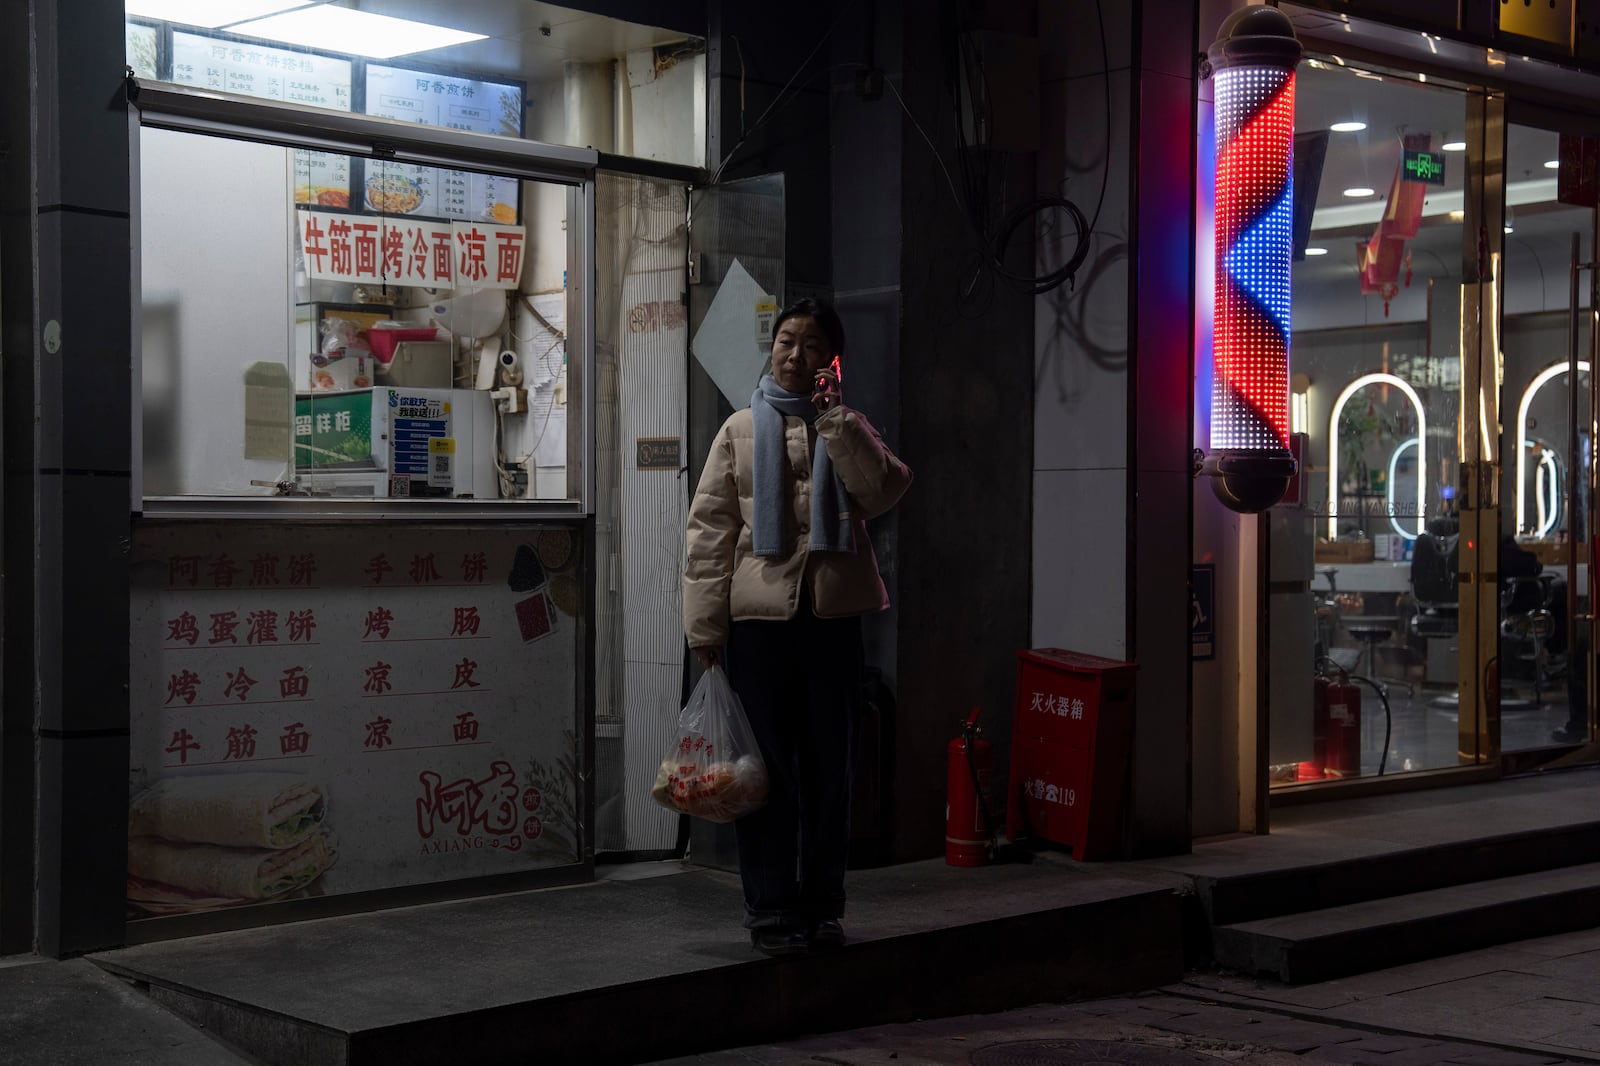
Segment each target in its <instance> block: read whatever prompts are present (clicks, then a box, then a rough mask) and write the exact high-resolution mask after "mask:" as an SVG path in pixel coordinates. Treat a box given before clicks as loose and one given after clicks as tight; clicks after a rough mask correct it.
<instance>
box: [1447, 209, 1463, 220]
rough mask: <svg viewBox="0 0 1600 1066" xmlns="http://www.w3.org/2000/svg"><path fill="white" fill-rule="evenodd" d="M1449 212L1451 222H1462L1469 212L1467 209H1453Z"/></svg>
mask: <svg viewBox="0 0 1600 1066" xmlns="http://www.w3.org/2000/svg"><path fill="white" fill-rule="evenodd" d="M1449 214H1450V221H1451V222H1460V221H1461V220H1462V219H1464V218H1466V217H1467V213H1466V212H1465V211H1451V212H1450V213H1449Z"/></svg>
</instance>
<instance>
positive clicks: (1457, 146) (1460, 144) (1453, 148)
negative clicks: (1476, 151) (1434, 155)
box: [1439, 141, 1467, 152]
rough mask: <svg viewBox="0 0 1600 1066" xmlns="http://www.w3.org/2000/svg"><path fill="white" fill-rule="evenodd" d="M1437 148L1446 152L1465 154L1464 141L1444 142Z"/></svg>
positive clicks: (1465, 143) (1465, 146)
mask: <svg viewBox="0 0 1600 1066" xmlns="http://www.w3.org/2000/svg"><path fill="white" fill-rule="evenodd" d="M1439 147H1440V148H1443V149H1444V150H1445V151H1447V152H1465V151H1466V150H1467V142H1466V141H1445V142H1444V143H1443V144H1441V145H1440V146H1439Z"/></svg>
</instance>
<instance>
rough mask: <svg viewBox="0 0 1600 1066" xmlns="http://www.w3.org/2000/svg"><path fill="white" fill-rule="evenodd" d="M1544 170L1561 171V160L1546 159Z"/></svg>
mask: <svg viewBox="0 0 1600 1066" xmlns="http://www.w3.org/2000/svg"><path fill="white" fill-rule="evenodd" d="M1544 168H1545V169H1546V170H1560V169H1561V160H1559V159H1546V160H1545V161H1544Z"/></svg>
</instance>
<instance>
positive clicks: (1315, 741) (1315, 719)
mask: <svg viewBox="0 0 1600 1066" xmlns="http://www.w3.org/2000/svg"><path fill="white" fill-rule="evenodd" d="M1332 687H1333V682H1332V681H1330V680H1329V679H1328V678H1326V677H1323V676H1322V675H1320V674H1319V675H1317V676H1316V677H1314V678H1312V680H1311V758H1309V759H1302V760H1300V767H1299V771H1298V772H1297V773H1296V775H1295V776H1296V777H1298V778H1299V779H1300V780H1301V781H1321V780H1322V779H1323V778H1324V777H1326V776H1327V774H1326V772H1325V771H1326V768H1327V765H1328V690H1329V689H1331V688H1332Z"/></svg>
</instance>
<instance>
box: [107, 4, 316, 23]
mask: <svg viewBox="0 0 1600 1066" xmlns="http://www.w3.org/2000/svg"><path fill="white" fill-rule="evenodd" d="M310 2H311V0H124V3H123V6H122V10H123V11H125V12H127V13H128V14H130V15H138V16H139V17H141V18H147V19H159V20H161V21H162V22H181V23H183V24H184V25H185V26H199V27H201V28H202V29H208V30H209V29H215V28H216V27H218V26H227V25H229V24H231V23H234V22H242V21H244V20H245V19H256V18H260V17H261V16H263V15H271V14H275V13H276V12H279V11H288V10H289V9H290V8H295V7H304V6H306V5H307V4H309V3H310Z"/></svg>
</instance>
